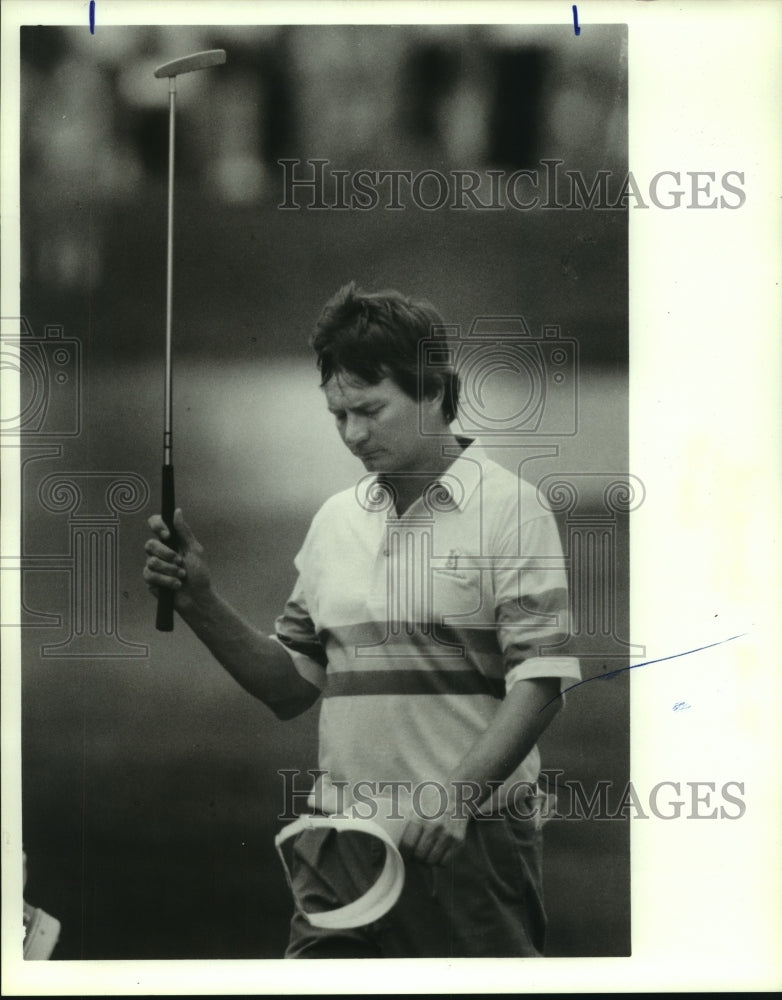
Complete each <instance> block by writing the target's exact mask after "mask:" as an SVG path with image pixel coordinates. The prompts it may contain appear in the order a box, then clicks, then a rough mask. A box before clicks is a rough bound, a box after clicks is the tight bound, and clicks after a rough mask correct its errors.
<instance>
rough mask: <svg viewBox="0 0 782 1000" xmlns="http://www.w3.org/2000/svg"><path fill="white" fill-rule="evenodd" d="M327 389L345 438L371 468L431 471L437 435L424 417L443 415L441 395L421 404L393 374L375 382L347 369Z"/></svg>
mask: <svg viewBox="0 0 782 1000" xmlns="http://www.w3.org/2000/svg"><path fill="white" fill-rule="evenodd" d="M324 392H325V394H326V402H327V404H328V408H329V413H333V414H334V418H335V420H336V422H337V430H338V431H339V433H340V437H341V438H342V440H343V441H344V442H345V444H346V445H347V447H348V448H349V449H350V451H352V452H353V454H354V455H356V456H358V458H360V459H361V461H362V462H363V463H364V467H365V468H366V469H367V470H368V471H370V472H387V473H393V472H415V471H428V469H429V466H430V464H431V452H432V444H433V439H432V438H431V437H429V436H428V435H423V434H421V430H420V422H421V420H422V419H423V420H425V421H427V422H428V424H429V426H431V424H432V421H435V422H436V421H437V420H438V413H439V410H440V403H439V400H426V399H425V400H422V402H421V403H420V404H419V403H417V402H416V401H415V400H414V399H411V398H410V397H409V396H408V395H407V393H405V392H403V391H402V390H401V389H400V388H399V386H398V385H397V384H396V383H395V382H393V381H392V380H391V379H390V378H384V379H383V380H382V381H381V382H378V384H377V385H369V383H367V382H364V381H363V380H362V379H359V378H357V377H356V376H353V375H347V374H345V373H344V372H342V373H337V374H336V375H334V376H333V377H332V378H330V379H329V381H328V382H327V383H326V385H325V386H324ZM440 423H441V424H442V425H443V431H445V430H446V428H445V424H444V421H442V418H440Z"/></svg>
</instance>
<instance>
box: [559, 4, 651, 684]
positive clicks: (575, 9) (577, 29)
mask: <svg viewBox="0 0 782 1000" xmlns="http://www.w3.org/2000/svg"><path fill="white" fill-rule="evenodd" d="M573 31H574V32H575V33H576V35H580V34H581V26H580V25H579V23H578V7H577V6H576V5H575V4H573ZM640 665H641V664H640V663H639V664H638V666H640Z"/></svg>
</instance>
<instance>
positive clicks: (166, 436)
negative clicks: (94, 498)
mask: <svg viewBox="0 0 782 1000" xmlns="http://www.w3.org/2000/svg"><path fill="white" fill-rule="evenodd" d="M225 59H226V56H225V49H208V50H207V51H206V52H194V53H193V55H190V56H182V57H181V58H180V59H173V60H172V61H171V62H167V63H164V64H163V65H162V66H158V68H157V69H156V70H155V76H156V77H158V79H161V78H163V77H168V244H167V250H166V388H165V404H164V420H163V496H162V504H161V514H162V516H163V520H164V521H165V522H166V526H167V528H168V530H169V531H170V532H171V535H170V538H169V541H168V544H169V545H170V546H171V548H173V549H176V548H178V546H179V540H178V539H177V536H176V532H175V531H174V507H175V503H174V465H173V418H172V400H173V393H172V389H173V375H172V366H171V313H172V308H171V307H172V288H173V277H174V115H175V112H176V78H177V77H178V76H181V75H182V73H194V72H195V71H196V70H200V69H208V68H209V67H210V66H220V65H221V64H222V63H224V62H225ZM155 627H156V628H157V629H158V631H159V632H171V631H172V630H173V628H174V591H173V590H161V591H160V593H159V595H158V605H157V618H156V620H155Z"/></svg>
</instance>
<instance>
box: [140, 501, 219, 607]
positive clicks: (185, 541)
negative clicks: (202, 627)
mask: <svg viewBox="0 0 782 1000" xmlns="http://www.w3.org/2000/svg"><path fill="white" fill-rule="evenodd" d="M147 523H148V524H149V527H150V528H151V529H152V531H153V532H154V537H153V538H149V539H147V542H146V544H145V546H144V549H145V551H146V553H147V561H146V563H145V565H144V573H143V576H144V581H145V583H146V584H147V586H148V587H149V589H150V591H151V592H152V593H153V594H154V595H155V596H157V594H158V593H159V591H160V589H161V588H165V589H167V590H173V591H174V607H175V608H176V609H177V610H178V611H180V612H181V611H182V610H183V609H184V608H185V607H187V606H189V605H191V604H194V603H197V602H198V598H199V596H202V595H205V594H206V593H207V592H208V591H209V589H210V575H209V567H208V565H207V562H206V559H205V557H204V549H203V546H202V545H201V544H200V542H199V541H198V540H197V539H196V537H195V535H194V534H193V532H192V531H191V530H190V527H189V525H188V524H187V522H186V521H185V519H184V517H183V516H182V511H181V509H180V508H179V507H177V509H176V510H175V511H174V528H175V530H176V532H177V535H178V536H179V551H178V552H177V551H175V550H174V549H172V548H169V546H168V544H167V542H168V541H169V539H170V537H171V533H170V532H169V530H168V528H167V527H166V524H165V522H164V520H163V518H162V517H161V516H160V514H153V515H152V517H150V519H149V521H148V522H147Z"/></svg>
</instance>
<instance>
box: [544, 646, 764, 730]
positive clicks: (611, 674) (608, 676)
mask: <svg viewBox="0 0 782 1000" xmlns="http://www.w3.org/2000/svg"><path fill="white" fill-rule="evenodd" d="M745 635H747V633H746V632H742V633H741V635H732V636H731V637H730V638H729V639H720V641H719V642H711V643H709V645H708V646H698V648H697V649H687V650H685V651H684V652H683V653H672V654H671V655H670V656H661V657H660V658H659V659H658V660H646V661H645V662H644V663H631V664H630V666H629V667H619V669H618V670H610V671H609V672H608V673H607V674H596V675H595V676H594V677H587V678H586V679H585V680H583V681H576V683H575V684H571V685H570V687H567V688H565V690H564V691H561V692H560V693H559V694H558V695H556V696H555V697H554V698H552V699H551V701H547V702H546V704H545V705H544V706H543V708H541V710H540V711H541V712H543V711H544V710H545V709H547V708H548V707H549V705H551V704H553V703H554V702H555V701H556V700H557V698H561V697H562V696H563V695H566V694H567V693H568V691H572V690H573V688H577V687H581V685H582V684H588V683H589V682H590V681H607V680H610V679H611V678H612V677H618V676H619V675H620V674H623V673H624V672H625V671H626V670H637V669H638V668H639V667H648V666H651V664H652V663H664V662H665V661H666V660H676V659H678V658H679V657H680V656H689V655H690V654H691V653H701V652H703V650H704V649H713V648H714V647H715V646H722V645H724V644H725V643H726V642H733V640H734V639H743V638H744V636H745Z"/></svg>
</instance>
